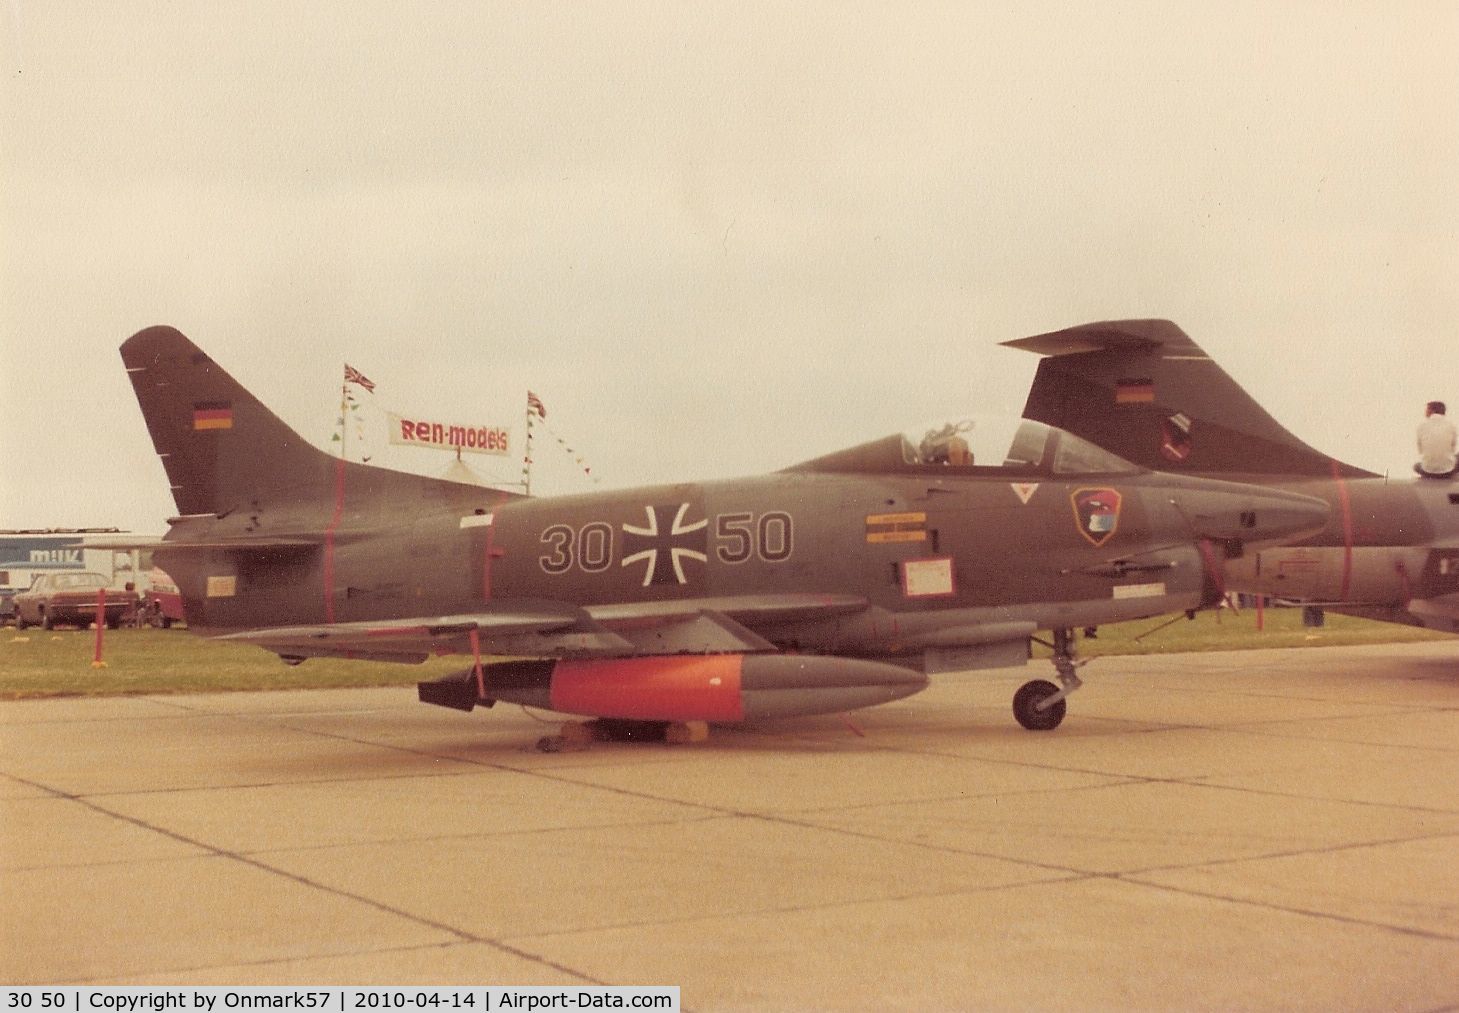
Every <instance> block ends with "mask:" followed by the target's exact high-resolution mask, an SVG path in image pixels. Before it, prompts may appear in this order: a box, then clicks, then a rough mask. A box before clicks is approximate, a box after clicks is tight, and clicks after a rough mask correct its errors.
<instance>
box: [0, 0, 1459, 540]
mask: <svg viewBox="0 0 1459 1013" xmlns="http://www.w3.org/2000/svg"><path fill="white" fill-rule="evenodd" d="M3 2H4V12H3V21H0V63H3V68H4V91H3V97H0V214H3V218H0V468H3V471H0V476H3V477H0V527H37V526H59V525H115V526H119V527H123V528H129V529H132V530H139V531H157V532H160V531H161V530H163V526H164V524H163V522H164V520H165V518H166V517H168V516H170V515H171V514H172V513H173V512H174V508H173V505H172V502H171V498H170V496H169V495H168V492H167V482H166V480H165V477H164V475H163V471H162V468H161V466H160V464H159V462H158V461H157V459H156V457H155V455H154V453H153V450H152V447H151V443H150V441H149V439H148V437H147V433H146V429H145V427H144V425H143V423H142V420H141V416H140V413H139V412H138V410H137V407H136V402H135V401H134V399H133V397H132V393H131V388H130V385H129V384H128V382H127V379H126V376H125V374H124V373H123V370H122V365H121V361H120V358H119V357H118V355H117V352H116V347H117V345H119V344H120V343H121V342H122V341H123V340H125V339H126V337H127V336H128V335H130V334H132V333H133V332H135V331H137V330H139V329H141V328H142V327H145V326H148V325H150V324H156V323H168V324H172V325H174V326H176V327H178V328H180V329H181V330H182V331H183V332H184V333H186V334H188V335H189V336H190V337H191V338H192V339H193V340H194V341H196V342H197V343H198V344H199V345H200V346H202V347H203V348H204V349H206V350H207V351H208V352H209V353H210V354H211V355H212V356H213V358H214V359H216V360H217V361H218V362H219V363H220V364H222V365H223V366H224V368H226V369H228V370H229V371H230V372H231V373H232V374H233V375H234V376H235V377H237V378H238V379H240V380H241V381H242V382H244V384H245V385H247V386H248V387H250V388H251V389H252V390H253V391H254V392H255V393H256V394H257V395H258V396H259V397H260V398H261V399H262V400H263V401H264V402H265V403H266V404H269V405H270V406H271V407H273V408H274V409H275V411H277V412H278V413H279V414H280V415H281V416H282V417H283V418H284V419H285V420H286V421H288V422H289V423H290V424H291V425H293V426H295V427H296V428H297V429H299V431H300V432H301V433H302V434H303V435H304V436H305V437H306V438H307V439H309V440H310V441H312V442H314V443H316V444H320V445H326V446H327V445H328V441H329V437H330V435H331V433H332V431H333V428H334V423H335V418H336V415H337V413H338V402H339V385H340V372H341V368H342V365H341V364H342V363H343V362H346V361H348V362H349V363H350V364H352V365H354V366H355V367H357V368H358V369H360V370H361V371H363V372H364V373H365V374H367V375H368V376H370V377H371V378H372V379H374V380H375V381H376V382H377V384H378V388H377V393H376V395H375V397H374V400H377V401H379V402H380V403H382V404H384V405H386V406H388V407H391V408H393V409H394V410H397V411H402V412H404V413H406V414H411V413H423V412H435V413H437V414H441V415H446V416H451V417H458V418H463V419H470V420H480V421H481V422H482V423H495V424H506V425H515V426H516V427H517V429H518V432H519V433H520V429H521V425H522V423H521V418H522V411H523V407H522V402H523V399H524V397H525V391H526V389H527V388H529V387H530V388H531V389H533V390H535V391H536V392H537V393H538V394H539V395H540V396H541V397H542V399H543V401H544V402H545V403H546V405H547V408H548V412H549V418H548V421H549V422H550V423H551V424H552V426H553V430H554V432H556V433H557V434H558V435H560V436H561V437H562V438H563V439H564V440H566V441H567V442H568V443H570V444H571V445H572V446H573V449H574V450H575V451H576V452H577V453H578V454H579V455H581V456H583V457H585V459H586V460H587V462H588V464H589V465H590V466H591V467H592V468H593V470H594V473H595V474H597V475H599V476H601V481H602V484H601V485H600V486H597V488H612V487H622V486H629V485H637V484H644V483H650V482H659V481H674V480H687V479H707V478H716V477H727V476H732V475H740V474H750V473H755V472H760V471H766V470H772V469H775V468H780V467H783V466H785V465H788V464H791V463H794V462H796V461H798V460H803V459H806V458H809V457H814V456H818V455H820V454H822V453H826V452H829V451H831V450H834V449H837V448H839V447H842V446H847V445H850V444H853V443H857V442H860V441H862V440H865V439H869V438H872V437H875V436H879V435H884V434H885V433H887V432H891V431H895V430H899V429H903V428H911V427H914V426H918V425H920V424H922V423H926V422H930V421H933V420H939V421H940V420H941V419H943V418H945V417H951V416H955V415H960V414H962V413H964V412H966V411H969V410H995V411H1006V412H1011V413H1015V414H1016V413H1017V411H1018V410H1019V409H1020V408H1021V406H1022V404H1023V399H1024V396H1025V394H1026V392H1027V386H1028V383H1029V381H1030V379H1031V378H1032V374H1033V369H1034V368H1035V366H1036V363H1037V359H1036V358H1035V357H1034V356H1032V355H1029V354H1027V353H1022V352H1015V351H1012V350H1009V349H1003V348H999V347H997V343H998V342H1000V341H1004V340H1008V339H1010V338H1016V337H1020V336H1023V335H1027V334H1034V333H1038V332H1042V331H1048V330H1053V329H1057V328H1060V327H1065V326H1069V325H1073V324H1076V323H1081V322H1086V321H1090V320H1099V319H1110V318H1122V317H1168V318H1170V319H1173V320H1175V321H1176V322H1177V323H1179V324H1180V325H1181V326H1182V327H1183V328H1184V329H1185V330H1186V331H1187V332H1188V333H1190V334H1191V335H1192V337H1194V338H1195V339H1196V341H1198V342H1199V343H1201V344H1202V345H1203V346H1204V347H1205V348H1206V349H1207V350H1208V351H1209V352H1211V353H1212V354H1213V355H1214V356H1215V357H1216V358H1217V359H1218V361H1220V362H1221V363H1222V364H1223V366H1225V368H1226V369H1227V371H1228V372H1230V373H1231V374H1232V375H1233V376H1234V377H1235V378H1236V379H1237V381H1238V382H1240V383H1242V384H1243V385H1245V386H1246V387H1247V389H1248V390H1249V391H1250V392H1251V393H1252V394H1253V395H1254V396H1255V397H1257V398H1258V400H1260V401H1262V402H1263V403H1264V404H1265V405H1266V406H1267V407H1268V409H1269V410H1270V411H1271V412H1272V413H1273V414H1274V415H1275V416H1276V417H1277V418H1278V419H1279V420H1280V421H1282V422H1284V423H1285V424H1287V425H1288V426H1289V428H1291V429H1292V430H1293V431H1294V432H1296V433H1297V434H1298V435H1299V436H1301V437H1302V438H1304V439H1306V440H1307V441H1308V442H1310V443H1312V444H1313V445H1315V446H1317V447H1318V448H1320V449H1322V450H1324V451H1327V452H1329V453H1333V454H1335V455H1336V456H1338V457H1341V458H1343V459H1346V460H1349V461H1351V462H1352V463H1355V464H1359V465H1362V466H1365V467H1368V468H1373V469H1376V470H1380V471H1381V470H1384V469H1391V470H1393V471H1394V472H1395V473H1398V472H1400V471H1404V470H1406V469H1407V468H1408V467H1409V466H1410V464H1411V461H1412V459H1413V453H1412V444H1413V434H1414V428H1415V426H1416V425H1417V423H1418V421H1419V417H1420V414H1421V408H1422V403H1423V402H1424V401H1425V400H1428V399H1429V398H1444V399H1446V400H1448V401H1450V402H1452V403H1455V404H1459V196H1456V192H1459V5H1456V4H1454V3H1452V2H1449V0H1445V2H1436V3H1419V2H1413V3H1405V2H1396V3H1369V4H1347V3H1280V4H1272V3H1268V2H1260V3H1249V4H1239V3H1226V4H1219V5H1209V6H1210V7H1211V8H1212V10H1211V11H1210V12H1207V11H1205V9H1204V8H1205V6H1207V5H1199V6H1200V10H1199V11H1198V5H1194V4H1186V3H1175V2H1172V3H1151V4H1128V3H1127V4H1120V3H1070V4H1038V3H1017V4H1006V3H996V4H995V3H979V2H955V3H946V4H907V3H885V4H853V3H835V4H816V3H804V4H766V5H758V4H747V3H744V2H735V3H724V4H718V3H693V4H676V3H660V2H655V3H598V4H592V3H587V4H583V3H572V4H568V3H562V4H556V5H554V4H549V3H543V2H540V0H533V2H526V3H492V2H476V3H463V4H459V5H450V4H440V3H432V4H424V3H400V2H392V3H368V2H352V3H348V4H346V3H319V4H299V3H297V2H294V0H289V2H283V3H262V2H249V3H234V4H216V3H212V2H196V3H193V2H175V3H140V2H126V0H116V2H107V3H92V2H81V3H67V2H58V0H3ZM370 410H372V411H373V410H375V409H370ZM375 425H376V426H383V422H382V420H381V419H380V417H379V416H378V414H377V415H376V416H375ZM352 438H353V437H352ZM366 443H367V444H369V445H372V446H373V448H374V449H375V451H376V453H377V456H378V457H379V458H380V459H388V460H390V461H392V462H394V463H396V464H399V465H401V466H404V467H407V468H411V469H414V470H419V471H421V472H424V473H427V474H440V473H442V472H443V471H444V470H445V468H446V467H447V465H448V464H449V460H448V459H445V458H443V456H442V455H440V454H438V453H434V452H426V451H396V452H394V453H385V452H383V451H382V450H381V448H380V445H381V444H382V443H383V432H377V431H372V432H371V433H370V434H369V435H367V438H366ZM554 447H555V444H553V443H552V442H551V441H550V440H549V442H548V445H547V446H546V447H545V448H544V449H540V450H539V453H538V455H537V456H538V459H539V461H540V462H542V465H541V468H540V470H539V476H538V479H537V480H536V482H535V486H536V488H535V489H534V491H536V492H541V493H550V492H562V491H581V490H582V489H584V488H591V487H592V486H589V485H588V484H587V481H586V479H585V478H584V477H583V476H581V475H577V474H575V465H574V464H573V462H572V461H571V460H569V459H568V458H567V455H566V454H564V453H562V452H561V451H560V450H557V449H554ZM481 460H485V459H477V460H476V461H473V462H471V463H473V464H478V463H479V462H480V461H481ZM487 470H488V471H489V472H493V473H495V474H498V475H499V476H501V477H503V478H507V479H515V478H517V477H519V471H520V468H519V466H518V465H515V464H507V465H498V466H497V467H496V468H494V469H493V468H490V467H488V468H487Z"/></svg>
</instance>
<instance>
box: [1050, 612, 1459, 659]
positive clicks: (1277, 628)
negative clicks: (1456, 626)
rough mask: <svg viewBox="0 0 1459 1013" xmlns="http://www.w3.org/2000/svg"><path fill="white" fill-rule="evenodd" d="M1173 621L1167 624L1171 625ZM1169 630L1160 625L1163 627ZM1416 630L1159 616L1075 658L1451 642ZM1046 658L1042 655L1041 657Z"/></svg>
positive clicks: (1112, 633)
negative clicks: (1268, 648) (1310, 625)
mask: <svg viewBox="0 0 1459 1013" xmlns="http://www.w3.org/2000/svg"><path fill="white" fill-rule="evenodd" d="M1172 619H1174V620H1175V621H1174V622H1172V621H1171V620H1172ZM1167 623H1168V624H1169V625H1165V624H1167ZM1455 639H1459V638H1456V637H1455V636H1454V635H1453V634H1450V633H1439V632H1437V631H1436V630H1426V629H1423V628H1421V627H1417V626H1400V625H1398V624H1397V623H1380V622H1375V621H1373V620H1371V619H1357V618H1354V617H1353V616H1340V615H1335V614H1333V613H1331V612H1329V613H1327V616H1326V622H1325V623H1324V624H1323V625H1322V626H1321V627H1318V628H1315V629H1308V628H1307V627H1304V626H1303V625H1302V610H1301V609H1299V608H1268V609H1266V610H1265V611H1264V613H1263V615H1262V628H1261V629H1257V614H1256V610H1255V609H1251V608H1248V609H1242V610H1241V611H1240V612H1234V613H1233V612H1231V611H1230V610H1228V609H1221V610H1219V611H1216V612H1197V613H1196V617H1195V618H1194V619H1189V620H1188V619H1186V618H1185V617H1184V616H1180V617H1179V618H1176V617H1173V616H1161V617H1158V618H1155V619H1141V620H1138V621H1136V622H1129V623H1117V624H1115V625H1112V626H1101V627H1100V628H1099V635H1098V636H1097V637H1096V638H1095V639H1094V640H1088V639H1085V638H1082V637H1081V638H1080V641H1079V653H1080V654H1081V655H1084V656H1087V657H1098V656H1101V655H1108V654H1174V653H1177V652H1188V651H1191V652H1198V651H1241V650H1252V649H1256V648H1263V647H1337V646H1341V645H1347V644H1389V643H1405V642H1409V641H1415V640H1455ZM1043 653H1044V654H1047V653H1048V652H1047V651H1044V652H1043Z"/></svg>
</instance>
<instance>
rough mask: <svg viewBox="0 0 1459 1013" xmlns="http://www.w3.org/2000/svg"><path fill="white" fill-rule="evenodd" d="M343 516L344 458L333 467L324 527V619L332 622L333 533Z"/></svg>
mask: <svg viewBox="0 0 1459 1013" xmlns="http://www.w3.org/2000/svg"><path fill="white" fill-rule="evenodd" d="M342 516H344V458H343V457H341V458H340V459H339V460H338V461H336V462H335V467H334V516H333V517H331V518H330V519H329V526H328V527H327V528H325V529H324V621H325V622H326V623H332V622H334V533H335V531H336V530H338V528H339V519H340V518H341V517H342Z"/></svg>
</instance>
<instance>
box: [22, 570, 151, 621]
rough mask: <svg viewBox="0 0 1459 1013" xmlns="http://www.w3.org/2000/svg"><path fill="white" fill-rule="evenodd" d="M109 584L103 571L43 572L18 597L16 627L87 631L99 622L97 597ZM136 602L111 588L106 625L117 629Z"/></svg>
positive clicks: (107, 603)
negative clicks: (66, 627)
mask: <svg viewBox="0 0 1459 1013" xmlns="http://www.w3.org/2000/svg"><path fill="white" fill-rule="evenodd" d="M106 586H107V581H106V578H105V577H103V576H102V575H101V574H99V573H75V572H66V573H43V574H41V575H40V576H39V577H37V578H36V579H35V583H34V584H32V585H31V586H30V589H29V590H28V591H22V592H20V594H18V595H16V596H15V625H16V628H17V629H22V630H23V629H25V628H26V627H27V626H30V625H32V624H34V625H36V626H40V627H41V628H42V629H47V630H48V629H50V628H51V627H53V626H59V625H62V624H66V625H71V626H79V627H80V628H81V629H83V630H84V629H85V628H86V627H88V626H90V625H91V624H92V623H93V622H95V621H96V596H97V594H98V593H99V592H100V591H101V589H102V588H104V587H106ZM134 604H135V603H134V602H133V601H132V596H131V595H130V594H128V593H127V592H126V591H119V590H109V591H108V592H107V598H106V612H105V618H106V625H107V626H108V627H109V628H111V629H116V628H117V627H118V626H120V625H121V623H122V618H123V617H124V616H125V615H127V613H129V612H130V611H131V610H132V607H133V605H134Z"/></svg>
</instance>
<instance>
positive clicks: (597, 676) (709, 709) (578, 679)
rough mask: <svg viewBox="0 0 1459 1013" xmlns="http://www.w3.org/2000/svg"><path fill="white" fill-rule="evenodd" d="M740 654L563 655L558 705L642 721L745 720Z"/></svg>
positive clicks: (555, 687) (555, 686)
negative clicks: (587, 657)
mask: <svg viewBox="0 0 1459 1013" xmlns="http://www.w3.org/2000/svg"><path fill="white" fill-rule="evenodd" d="M742 660H743V659H742V656H741V655H738V654H710V655H702V656H695V657H678V658H613V659H607V660H603V661H559V662H558V663H557V667H556V668H554V669H553V670H552V687H551V699H552V709H553V710H556V711H562V712H564V713H567V714H590V715H592V716H594V717H602V718H629V719H633V720H638V721H740V720H743V718H744V716H745V709H744V704H743V702H742V701H741V699H740V663H741V661H742Z"/></svg>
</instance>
